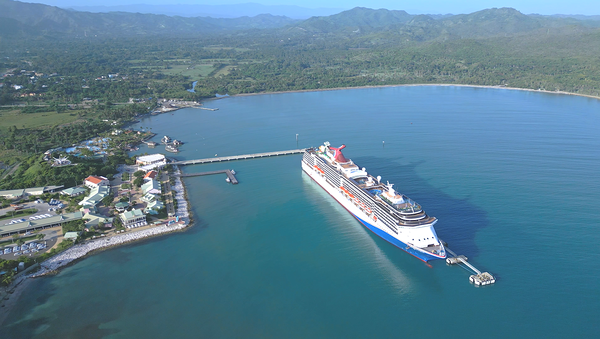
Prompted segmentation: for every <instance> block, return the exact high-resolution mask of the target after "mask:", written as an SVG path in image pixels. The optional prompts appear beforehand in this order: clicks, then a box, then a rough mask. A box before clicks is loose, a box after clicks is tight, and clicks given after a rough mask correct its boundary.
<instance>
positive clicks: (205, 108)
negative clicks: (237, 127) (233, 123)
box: [198, 107, 219, 111]
mask: <svg viewBox="0 0 600 339" xmlns="http://www.w3.org/2000/svg"><path fill="white" fill-rule="evenodd" d="M198 108H199V109H203V110H205V111H218V110H219V109H218V108H208V107H198Z"/></svg>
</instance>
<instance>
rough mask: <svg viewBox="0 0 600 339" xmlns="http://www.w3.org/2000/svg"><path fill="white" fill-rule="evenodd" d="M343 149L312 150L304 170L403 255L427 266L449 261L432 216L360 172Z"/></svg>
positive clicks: (306, 154)
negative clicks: (412, 257) (442, 260)
mask: <svg viewBox="0 0 600 339" xmlns="http://www.w3.org/2000/svg"><path fill="white" fill-rule="evenodd" d="M345 147H346V146H345V145H342V146H340V147H338V148H336V147H331V146H330V144H329V142H325V143H324V145H323V146H320V147H319V148H309V149H306V151H305V152H304V154H303V157H302V170H303V171H304V172H306V174H308V175H309V176H310V177H311V178H312V179H313V180H314V181H315V182H316V183H318V184H319V185H320V186H321V187H322V188H323V189H324V190H325V191H327V193H329V194H330V195H331V196H332V197H333V198H334V199H335V200H337V201H338V202H339V203H340V204H341V205H342V206H344V208H345V209H346V210H347V211H348V212H350V214H352V216H354V217H355V218H356V219H357V220H358V221H359V222H360V223H361V224H363V225H364V226H365V227H366V228H368V229H369V230H371V231H372V232H373V233H375V234H377V235H378V236H380V237H381V238H383V239H385V240H386V241H388V242H390V243H391V244H393V245H394V246H396V247H398V248H400V249H402V250H403V251H405V252H407V253H409V254H411V255H413V256H415V257H417V258H418V259H421V260H423V261H425V262H427V261H430V260H434V259H444V258H446V249H445V248H444V245H443V244H442V242H441V241H440V240H439V239H438V237H437V235H436V233H435V229H434V228H433V225H434V224H435V223H436V222H437V219H436V218H434V217H431V216H428V215H427V214H426V213H425V211H424V210H423V209H422V208H421V205H419V204H417V203H416V202H415V201H413V200H412V199H410V198H408V197H407V196H405V195H403V194H401V193H398V192H396V190H395V189H394V187H393V186H394V185H393V184H390V183H389V182H387V183H386V184H383V183H381V177H380V176H378V177H376V178H375V177H373V176H372V175H370V174H368V173H367V171H366V169H365V168H364V167H363V168H359V167H358V166H357V165H356V164H354V162H352V160H350V159H347V158H346V157H344V155H343V154H342V149H344V148H345Z"/></svg>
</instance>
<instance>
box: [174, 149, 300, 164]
mask: <svg viewBox="0 0 600 339" xmlns="http://www.w3.org/2000/svg"><path fill="white" fill-rule="evenodd" d="M304 150H305V149H304V148H300V149H293V150H288V151H277V152H264V153H253V154H242V155H232V156H227V157H214V158H205V159H195V160H182V161H174V162H171V164H172V165H196V164H207V163H211V162H223V161H232V160H244V159H254V158H265V157H274V156H280V155H289V154H299V153H304Z"/></svg>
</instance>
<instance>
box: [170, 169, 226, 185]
mask: <svg viewBox="0 0 600 339" xmlns="http://www.w3.org/2000/svg"><path fill="white" fill-rule="evenodd" d="M221 173H225V174H226V175H227V179H229V182H230V183H232V184H233V185H237V184H238V180H237V178H236V177H235V175H234V174H233V172H232V170H229V169H226V170H220V171H210V172H200V173H184V174H179V175H177V176H178V177H181V178H183V177H199V176H203V175H213V174H221Z"/></svg>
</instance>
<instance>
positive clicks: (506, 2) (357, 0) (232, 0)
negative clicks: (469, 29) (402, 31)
mask: <svg viewBox="0 0 600 339" xmlns="http://www.w3.org/2000/svg"><path fill="white" fill-rule="evenodd" d="M22 1H25V2H38V3H44V4H48V5H54V6H60V7H68V6H88V5H89V6H98V5H105V6H115V5H126V4H140V3H145V4H177V3H179V4H207V5H217V4H238V3H248V2H254V3H260V4H263V5H297V6H301V7H307V8H320V7H328V8H341V9H350V8H353V7H357V6H361V7H369V8H387V9H403V10H406V11H407V12H409V13H411V14H419V13H432V14H440V13H453V14H460V13H472V12H475V11H478V10H482V9H486V8H492V7H512V8H516V9H517V10H519V11H521V12H523V13H525V14H530V13H539V14H584V15H600V1H598V0H570V1H565V0H520V1H519V0H420V1H414V0H411V1H407V0H213V1H206V0H37V1H36V0H29V1H27V0H22Z"/></svg>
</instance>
